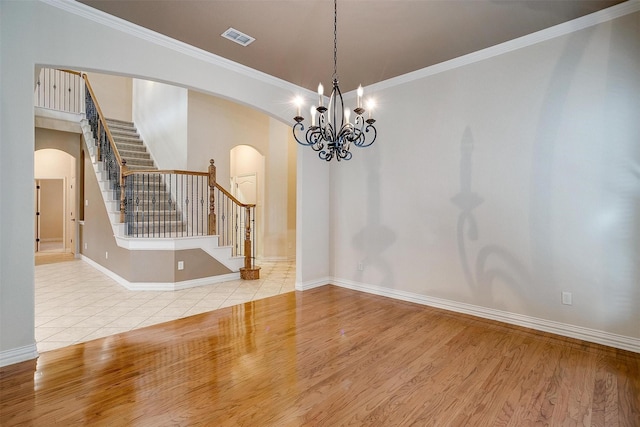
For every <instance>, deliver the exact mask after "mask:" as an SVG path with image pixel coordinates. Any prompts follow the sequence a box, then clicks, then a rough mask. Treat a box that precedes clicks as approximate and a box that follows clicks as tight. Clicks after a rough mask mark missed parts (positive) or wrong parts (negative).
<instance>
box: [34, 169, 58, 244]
mask: <svg viewBox="0 0 640 427" xmlns="http://www.w3.org/2000/svg"><path fill="white" fill-rule="evenodd" d="M35 183H36V191H35V194H36V197H35V199H36V200H35V205H36V206H35V228H36V236H35V250H36V252H64V251H65V245H64V242H65V238H64V236H65V221H64V218H65V200H66V197H65V194H64V188H65V185H64V179H36V180H35Z"/></svg>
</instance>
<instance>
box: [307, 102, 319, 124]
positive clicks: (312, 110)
mask: <svg viewBox="0 0 640 427" xmlns="http://www.w3.org/2000/svg"><path fill="white" fill-rule="evenodd" d="M309 112H310V113H311V126H315V125H316V113H317V112H318V111H317V110H316V106H315V105H312V106H311V109H310V110H309Z"/></svg>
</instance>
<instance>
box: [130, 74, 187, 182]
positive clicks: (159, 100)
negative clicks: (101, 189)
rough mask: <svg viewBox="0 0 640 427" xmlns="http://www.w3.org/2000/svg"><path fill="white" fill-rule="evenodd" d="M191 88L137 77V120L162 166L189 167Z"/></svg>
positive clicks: (135, 117)
mask: <svg viewBox="0 0 640 427" xmlns="http://www.w3.org/2000/svg"><path fill="white" fill-rule="evenodd" d="M187 97H188V90H187V89H184V88H181V87H178V86H172V85H168V84H163V83H158V82H154V81H149V80H140V79H135V80H134V81H133V121H134V123H135V125H136V127H137V130H138V133H139V134H140V136H141V137H142V139H143V141H144V143H145V145H146V146H147V147H148V149H149V152H150V153H152V156H153V159H154V160H155V162H156V165H157V166H158V168H159V169H175V170H187V169H188V163H187V147H188V146H187V142H188V140H187V128H188V126H187V123H188V122H187V120H188V103H187V102H188V101H187V100H188V98H187Z"/></svg>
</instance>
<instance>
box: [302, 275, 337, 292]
mask: <svg viewBox="0 0 640 427" xmlns="http://www.w3.org/2000/svg"><path fill="white" fill-rule="evenodd" d="M331 283H333V281H332V279H331V277H324V278H322V279H316V280H310V281H308V282H298V281H296V291H308V290H309V289H313V288H318V287H320V286H324V285H329V284H331Z"/></svg>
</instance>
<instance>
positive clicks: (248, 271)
mask: <svg viewBox="0 0 640 427" xmlns="http://www.w3.org/2000/svg"><path fill="white" fill-rule="evenodd" d="M252 206H255V205H252ZM251 246H252V245H251V206H245V207H244V267H242V268H241V269H240V278H241V279H243V280H257V279H259V278H260V267H256V266H254V265H252V262H251V258H252V256H251Z"/></svg>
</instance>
